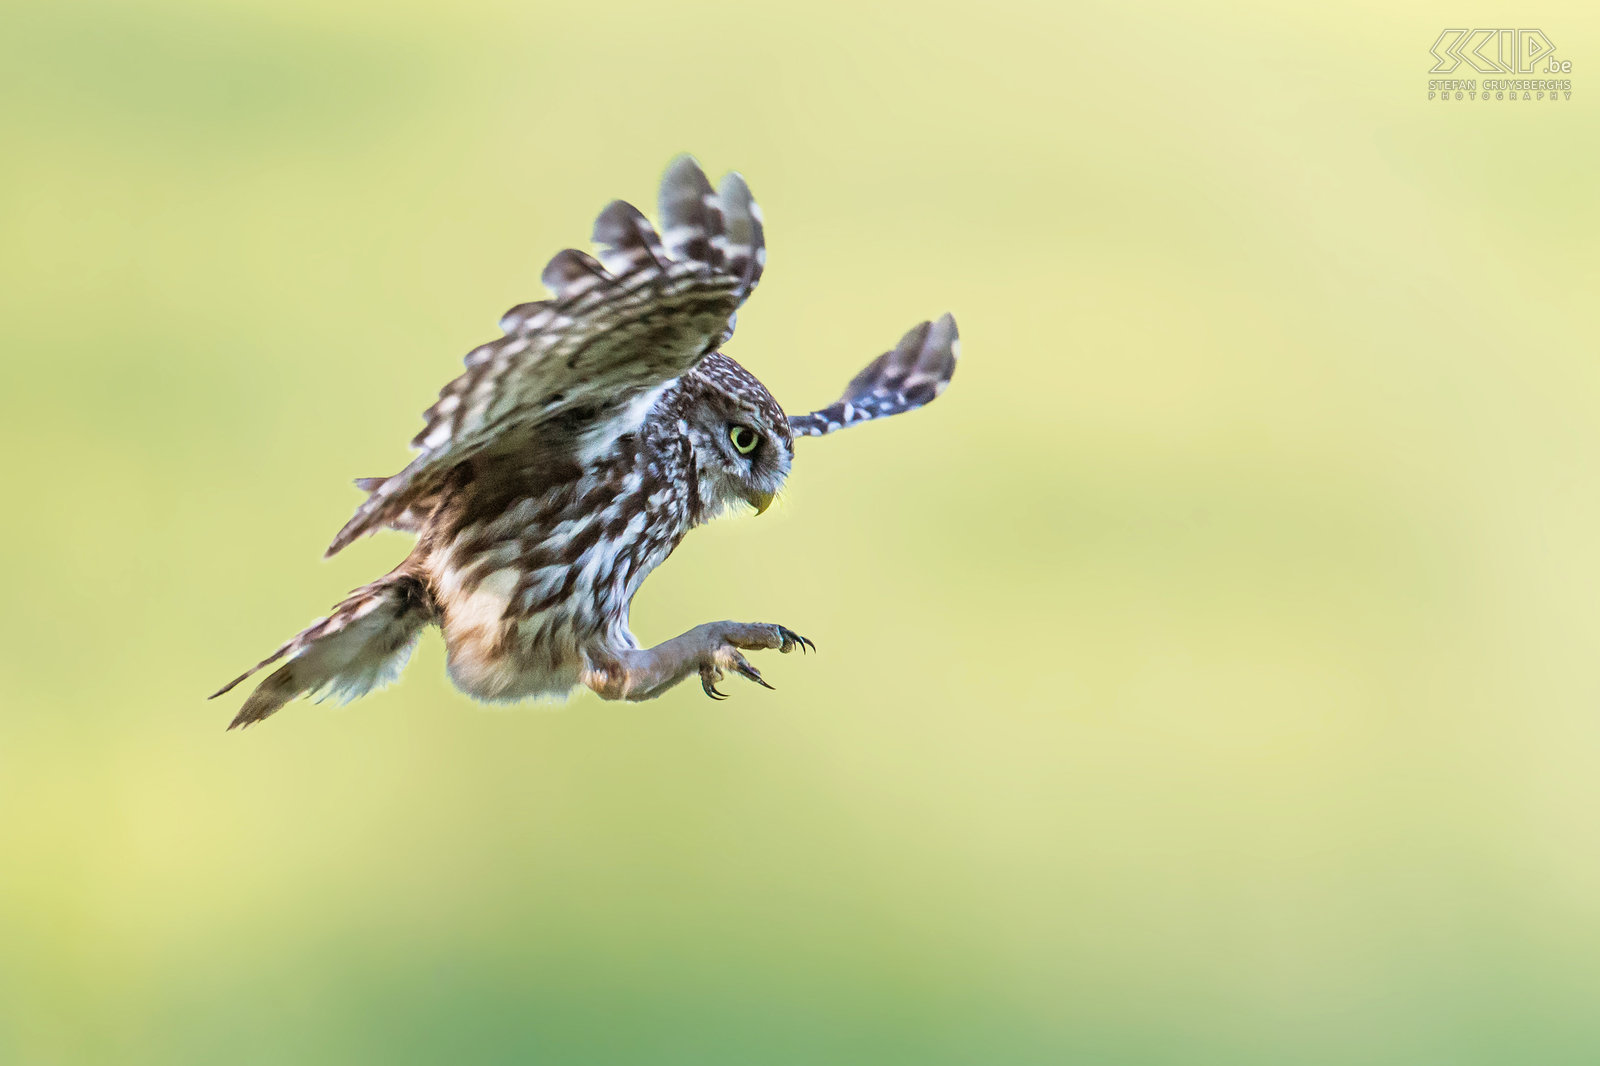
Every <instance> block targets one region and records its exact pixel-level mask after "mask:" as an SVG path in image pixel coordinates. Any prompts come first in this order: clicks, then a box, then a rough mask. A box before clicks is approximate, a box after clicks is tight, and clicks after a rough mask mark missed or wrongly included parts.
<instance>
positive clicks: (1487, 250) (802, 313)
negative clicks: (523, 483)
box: [0, 0, 1600, 1066]
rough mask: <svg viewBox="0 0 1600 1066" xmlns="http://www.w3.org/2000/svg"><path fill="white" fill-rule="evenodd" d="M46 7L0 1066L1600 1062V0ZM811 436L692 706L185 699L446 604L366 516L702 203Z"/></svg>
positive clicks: (40, 17)
mask: <svg viewBox="0 0 1600 1066" xmlns="http://www.w3.org/2000/svg"><path fill="white" fill-rule="evenodd" d="M1486 20H1487V24H1488V25H1494V24H1495V20H1494V19H1490V18H1489V17H1488V16H1485V15H1484V14H1483V13H1482V11H1481V10H1479V9H1476V8H1473V7H1472V6H1471V5H1468V6H1467V7H1460V6H1456V5H1454V4H1426V5H1421V4H1419V5H1409V6H1402V7H1397V6H1395V5H1392V4H1366V5H1341V6H1337V7H1335V6H1323V7H1317V8H1312V7H1311V6H1309V5H1307V6H1297V7H1295V8H1293V9H1282V8H1280V7H1279V6H1277V5H1269V4H1265V3H1257V4H1247V5H1237V6H1234V7H1233V8H1232V9H1231V10H1229V11H1228V12H1227V13H1216V12H1201V11H1198V10H1192V9H1188V8H1184V7H1178V6H1172V5H1170V4H1161V3H1156V4H1139V5H1127V4H1122V3H1113V2H1105V3H1100V4H1089V5H1080V6H1077V7H1071V8H1069V7H1066V6H1062V5H1057V4H1049V3H1044V2H1033V3H1018V2H1014V0H999V2H995V3H986V4H982V5H956V4H944V5H940V4H932V5H930V4H926V3H923V4H910V3H905V4H901V5H898V6H886V7H881V8H874V9H870V10H869V9H864V8H858V7H857V6H855V5H853V4H846V3H833V4H826V3H823V4H807V5H804V6H800V5H793V6H782V5H777V6H772V5H758V4H753V3H716V2H710V3H707V2H698V0H691V2H688V3H678V4H672V5H664V4H652V5H638V4H631V3H629V4H611V5H605V6H603V7H602V6H595V5H577V4H569V5H564V6H559V7H556V6H550V7H541V6H538V5H534V4H527V3H510V2H501V3H494V2H488V3H478V2H461V3H455V4H451V5H437V6H397V5H394V4H389V3H369V2H361V0H357V2H342V3H338V4H332V5H329V4H323V3H310V2H305V0H291V2H284V0H272V2H270V3H269V2H266V0H246V2H240V3H227V4H219V3H215V2H199V0H193V2H184V0H172V2H140V3H138V4H126V3H100V4H96V3H82V4H79V3H43V2H29V3H23V4H21V5H15V4H14V5H11V6H10V7H9V8H8V11H7V15H6V17H5V29H4V32H3V33H0V89H3V100H4V106H3V108H0V133H3V135H4V146H5V150H4V156H5V159H4V161H3V163H0V190H3V192H0V352H3V355H0V366H3V377H0V391H3V395H4V397H5V401H6V402H5V411H6V414H5V417H4V418H3V419H0V445H3V446H4V448H5V454H6V455H7V456H8V457H9V460H10V461H9V463H8V464H7V465H8V475H7V476H8V480H9V482H10V484H9V485H7V492H6V494H5V495H6V499H7V501H8V502H7V504H6V506H5V516H4V520H3V523H0V547H3V548H4V552H5V561H6V579H5V610H4V612H3V613H0V638H3V658H0V704H3V710H0V863H3V866H0V1063H5V1064H8V1066H9V1064H11V1063H18V1064H25V1066H33V1064H58V1063H59V1064H66V1063H113V1064H146V1063H148V1064H161V1066H181V1064H190V1063H194V1064H213V1063H219V1062H227V1063H241V1064H255V1063H262V1064H268V1063H271V1064H276V1063H335V1064H338V1063H384V1064H410V1063H417V1064H425V1063H427V1064H431V1063H446V1062H483V1063H499V1062H504V1063H512V1062H515V1063H604V1064H634V1063H639V1064H667V1063H673V1064H676V1063H683V1064H714V1063H730V1064H818V1063H829V1064H832V1063H869V1064H870V1063H914V1064H919V1066H940V1064H946V1063H962V1064H995V1063H998V1064H1012V1063H1017V1064H1034V1063H1040V1064H1044V1063H1065V1062H1083V1063H1117V1064H1121V1063H1127V1064H1135V1063H1174V1064H1176V1063H1219V1064H1229V1066H1249V1064H1258V1063H1259V1064H1272V1066H1279V1064H1285V1063H1296V1064H1300V1063H1306V1064H1322V1063H1330V1064H1331V1063H1341V1064H1342V1063H1360V1064H1387V1063H1396V1064H1413V1063H1566V1062H1571V1063H1592V1062H1595V1061H1600V1012H1597V1011H1596V1010H1595V1000H1596V993H1597V990H1600V817H1597V816H1600V676H1597V671H1596V669H1595V655H1594V648H1595V645H1596V642H1597V639H1600V557H1597V553H1596V545H1597V543H1600V484H1597V476H1596V471H1595V459H1596V456H1597V454H1600V428H1597V426H1596V418H1595V412H1596V404H1597V400H1600V364H1597V361H1596V351H1597V344H1596V341H1597V339H1600V329H1597V325H1600V323H1597V314H1600V312H1597V304H1596V301H1595V298H1594V293H1595V291H1596V283H1597V281H1600V270H1597V266H1596V259H1595V250H1596V248H1597V246H1600V245H1597V237H1600V233H1597V227H1600V198H1597V195H1596V173H1597V167H1600V124H1597V122H1596V110H1595V107H1594V103H1593V101H1594V99H1595V98H1596V97H1595V93H1597V92H1600V85H1595V86H1591V85H1590V84H1589V82H1588V79H1589V72H1590V70H1592V69H1595V66H1596V65H1597V64H1600V33H1597V32H1596V31H1597V30H1600V12H1597V11H1596V9H1595V8H1594V6H1593V5H1592V4H1580V3H1576V2H1570V3H1556V4H1550V5H1544V6H1542V7H1541V8H1540V9H1539V10H1538V12H1537V17H1536V18H1532V16H1531V15H1530V13H1528V12H1521V13H1518V14H1517V15H1516V16H1515V18H1511V17H1507V16H1504V15H1502V16H1501V17H1499V19H1498V21H1502V22H1504V21H1510V22H1514V23H1515V24H1518V25H1521V24H1524V23H1526V22H1529V21H1531V22H1532V24H1534V25H1537V26H1540V27H1541V28H1543V29H1544V30H1545V31H1546V32H1547V33H1548V34H1549V35H1550V37H1551V39H1552V40H1553V41H1554V42H1555V44H1556V45H1557V48H1558V55H1560V56H1561V57H1563V58H1568V59H1572V60H1574V69H1575V71H1576V73H1575V74H1574V75H1573V78H1574V81H1575V84H1576V91H1575V92H1574V95H1573V99H1572V100H1571V101H1570V102H1562V103H1559V104H1549V103H1516V104H1509V103H1490V104H1482V103H1460V104H1455V103H1452V104H1450V105H1448V106H1443V105H1440V104H1437V103H1433V104H1430V103H1429V102H1428V101H1427V100H1426V81H1427V78H1428V76H1429V75H1428V73H1427V71H1428V67H1429V66H1430V65H1431V64H1432V59H1431V58H1430V57H1429V56H1428V54H1427V50H1428V46H1429V45H1430V44H1431V43H1432V42H1433V41H1434V39H1435V38H1436V37H1437V36H1438V35H1439V32H1440V30H1441V29H1443V28H1445V27H1456V26H1477V25H1479V24H1482V23H1485V22H1486ZM686 150H687V151H693V152H695V153H696V154H697V155H698V156H699V157H700V159H701V160H702V162H703V163H704V164H705V165H706V167H707V168H708V169H709V170H711V171H712V172H713V173H720V172H721V171H722V170H724V169H727V168H731V167H737V168H738V169H740V170H742V171H743V172H744V173H745V174H746V175H747V176H748V177H749V179H750V181H751V184H752V185H753V187H754V189H755V191H756V194H757V195H758V197H759V198H760V199H761V201H762V203H763V205H764V207H765V209H766V212H767V218H768V222H769V232H770V238H771V251H772V256H771V261H770V264H769V269H768V273H767V280H766V284H764V285H763V287H762V289H761V291H760V293H759V294H758V295H757V297H756V298H755V300H754V301H753V302H752V304H751V305H750V306H749V307H748V308H746V311H745V313H744V314H743V315H741V323H740V332H739V336H738V337H737V339H736V340H735V341H734V342H733V344H732V346H731V347H730V352H731V353H732V354H733V355H735V356H736V357H737V358H739V359H741V360H742V361H744V362H745V363H746V364H747V365H749V366H750V367H751V368H752V369H753V370H754V371H755V372H756V373H758V374H759V375H760V376H761V377H762V378H763V379H764V380H765V381H767V382H768V383H769V384H770V385H771V386H772V388H773V391H774V392H775V393H776V394H777V395H778V396H779V397H780V398H781V399H782V400H783V401H784V402H785V403H786V404H788V405H789V406H790V407H791V409H800V410H804V409H806V408H807V406H808V405H818V404H820V403H822V402H825V401H827V400H829V399H831V398H832V397H833V396H834V395H835V394H836V392H837V390H838V389H839V387H840V386H841V385H842V384H843V382H844V381H845V380H847V379H848V378H849V377H850V376H851V375H852V374H853V373H854V372H855V371H856V369H857V368H858V367H859V366H860V365H861V364H862V363H863V362H864V361H865V360H866V359H868V358H870V357H871V356H873V355H875V354H876V353H877V352H879V351H881V350H883V349H884V348H885V347H887V346H888V345H889V344H891V343H892V342H893V341H894V340H895V338H897V337H898V336H899V335H900V333H901V331H903V330H904V329H905V328H906V327H907V326H909V325H910V324H912V323H913V322H915V321H917V320H919V319H922V318H925V317H931V316H933V315H937V314H938V313H940V312H942V311H945V310H947V309H948V310H951V311H954V312H955V313H956V314H957V316H958V317H959V319H960V322H961V327H962V333H963V337H964V341H965V359H964V362H963V364H962V367H961V370H960V372H959V373H958V375H957V377H956V380H955V383H954V386H953V387H952V388H951V390H950V391H949V392H948V393H947V394H946V396H945V398H944V399H942V400H941V401H940V402H939V403H938V404H936V405H935V406H933V407H932V408H930V409H928V410H926V411H923V412H920V413H917V414H915V415H912V416H909V417H906V418H903V419H897V420H895V421H894V422H893V423H890V424H886V425H879V426H869V427H866V428H863V429H859V430H854V431H851V432H850V433H848V434H844V435H841V436H839V437H834V438H830V439H828V440H826V441H807V442H802V444H801V445H800V449H799V451H800V452H801V454H800V456H799V459H798V463H797V467H796V470H795V474H794V477H793V478H792V479H791V482H790V492H789V495H788V499H787V501H786V503H785V505H784V506H783V507H781V508H779V509H777V510H776V511H775V512H774V513H771V514H769V515H768V516H767V517H765V518H762V519H760V520H742V521H736V522H731V523H726V524H723V525H720V526H717V527H714V528H712V529H709V530H706V531H703V532H701V533H698V534H696V535H695V536H693V537H691V538H690V539H689V540H688V541H687V542H686V544H685V545H684V546H683V548H682V549H680V551H679V552H678V553H677V555H676V556H674V558H673V559H672V560H671V561H670V562H669V563H668V564H667V565H666V566H665V567H664V568H663V569H662V570H661V571H660V572H659V573H658V574H657V576H656V577H655V578H654V579H652V580H651V581H650V582H649V584H648V585H647V586H646V588H645V590H644V592H643V594H642V595H641V596H640V598H639V601H638V603H637V604H636V611H635V628H636V630H637V631H638V632H639V633H640V635H641V636H642V637H644V638H646V639H647V640H657V639H661V638H664V637H666V636H669V635H672V634H674V633H676V632H679V631H681V630H682V629H685V628H687V627H688V626H690V625H693V624H695V623H698V622H701V621H705V620H709V619H716V618H725V617H732V618H755V619H768V620H772V621H780V622H783V623H785V624H788V625H791V626H793V627H794V628H796V629H798V630H799V631H801V632H803V633H805V634H807V635H808V636H810V637H813V638H814V639H815V640H816V641H817V643H818V645H819V646H820V648H821V653H820V654H819V655H816V656H812V657H809V658H806V659H801V658H800V657H798V656H791V657H787V658H783V659H779V658H777V657H776V656H773V657H770V658H767V659H763V660H762V661H761V663H760V665H761V667H762V668H763V669H764V670H765V671H766V672H767V675H768V677H769V678H770V679H771V680H772V681H773V682H774V683H775V684H776V685H777V686H778V691H777V692H775V693H768V692H764V691H761V690H759V689H756V688H754V687H753V686H749V685H742V684H740V685H738V686H737V687H736V688H735V690H734V693H735V696H736V698H735V699H732V700H729V701H728V702H726V703H717V704H714V703H712V702H710V701H708V700H706V699H705V698H704V697H703V696H702V695H701V694H700V692H699V691H698V688H697V686H694V685H685V686H683V687H682V688H680V689H678V690H677V691H674V692H673V693H671V694H670V695H668V696H667V697H665V698H663V699H661V700H660V701H658V702H655V703H651V704H646V705H642V706H615V705H609V704H603V703H601V702H600V701H598V700H596V699H594V698H593V697H591V696H588V695H583V696H579V697H577V698H575V699H574V700H573V701H572V703H571V704H570V705H569V706H568V707H566V708H563V709H559V710H550V709H545V708H535V707H517V708H511V709H504V708H501V709H484V708H481V707H478V706H476V705H473V704H472V703H471V702H469V701H468V700H467V699H466V698H464V697H463V696H461V695H459V694H457V693H456V692H455V691H454V690H453V689H451V688H450V687H449V685H448V683H447V681H446V679H445V676H444V672H443V669H442V654H441V649H440V646H439V643H438V639H437V636H436V635H432V634H430V636H429V638H428V640H426V641H425V642H424V645H423V647H422V649H421V650H420V652H419V653H418V655H417V656H416V658H415V659H414V660H413V663H412V665H411V668H410V669H409V670H408V671H407V673H406V675H405V677H404V680H403V681H402V682H401V683H400V684H399V685H397V686H395V687H393V688H391V689H388V690H386V691H384V692H383V693H381V694H378V695H375V696H373V697H370V698H367V699H365V700H362V701H360V702H359V703H356V704H354V705H352V706H350V707H348V708H344V709H335V708H331V707H330V706H328V705H324V706H322V707H314V706H310V705H295V706H293V707H291V708H289V709H288V710H286V711H285V712H284V713H283V714H282V715H281V716H279V717H278V718H276V719H274V720H273V721H272V722H270V723H268V724H267V725H266V726H264V727H262V728H258V729H254V730H251V731H249V732H247V733H244V734H239V733H232V734H225V733H224V732H223V726H224V725H225V724H226V722H227V720H228V718H229V717H230V716H231V714H232V713H233V710H234V708H235V706H236V705H237V702H238V701H237V699H233V698H230V699H228V700H221V701H218V702H216V703H206V702H205V701H204V700H203V698H202V697H203V696H204V695H205V694H206V693H208V692H210V691H211V690H212V689H213V688H215V687H216V686H217V685H218V684H219V683H220V682H222V681H224V680H226V679H228V678H229V677H231V676H233V675H234V674H235V673H236V672H238V670H240V669H241V668H243V667H244V666H245V665H248V664H249V663H252V662H254V661H255V660H256V659H257V658H259V657H260V656H261V655H263V654H265V653H266V652H267V651H270V650H271V649H272V648H273V647H275V646H276V645H277V643H278V642H279V641H280V640H281V639H283V638H284V637H286V636H288V635H290V634H291V633H293V632H295V631H296V630H297V629H298V628H300V626H301V625H303V624H304V623H305V622H307V621H308V620H309V619H310V618H312V617H314V616H316V615H318V614H320V613H322V612H323V611H324V610H325V609H326V607H327V606H328V605H329V604H331V603H332V602H333V601H334V600H335V599H337V598H338V597H339V596H340V595H342V594H343V592H344V591H345V590H346V589H348V588H350V587H352V586H354V585H356V584H359V583H361V582H363V581H365V580H367V579H369V578H371V577H372V576H374V575H376V574H378V573H381V572H382V571H384V570H386V569H387V568H388V567H389V566H391V565H392V564H393V562H394V561H396V560H397V559H399V558H400V557H401V556H402V555H403V553H404V552H405V551H406V545H407V543H408V542H407V541H406V540H405V539H404V538H402V537H400V536H398V535H394V534H389V535H385V536H382V537H378V538H375V539H373V540H370V541H365V542H362V543H361V544H359V545H357V546H355V547H353V548H352V549H351V550H349V551H347V552H345V553H344V554H343V555H341V556H340V557H339V558H337V559H336V560H334V561H333V562H331V563H322V562H319V555H320V553H321V550H322V548H323V547H324V546H325V545H326V543H327V542H328V540H329V539H330V537H331V535H332V534H333V532H334V531H335V530H336V529H337V528H338V527H339V525H340V524H341V523H342V522H343V521H344V519H345V518H346V517H347V515H348V513H349V512H350V510H351V509H352V507H353V506H354V504H355V503H356V502H357V500H358V498H359V497H358V494H357V493H356V492H355V491H354V490H353V489H352V488H351V486H350V484H349V479H350V478H351V477H354V476H358V475H368V474H384V473H389V472H391V471H392V470H394V469H396V468H398V467H399V466H400V465H401V464H402V463H403V462H404V460H405V457H406V452H405V449H404V444H405V441H406V440H408V439H409V437H410V435H411V434H412V433H413V432H414V431H415V429H416V427H417V425H418V418H417V413H418V412H419V411H420V410H421V408H423V407H424V406H426V405H427V404H428V403H429V402H430V401H431V400H432V398H433V396H434V392H435V390H436V389H437V388H438V386H439V385H440V384H441V383H443V381H445V380H446V379H447V378H448V377H450V376H451V375H452V374H453V373H455V371H456V369H457V368H458V366H459V362H458V360H459V358H460V356H461V355H462V354H463V353H464V352H466V351H467V349H469V348H470V347H472V346H473V345H475V344H477V343H478V342H480V341H483V340H486V339H489V338H490V337H492V336H494V335H495V334H496V331H495V329H494V321H495V319H496V318H497V316H498V315H499V313H500V312H501V311H502V310H504V309H505V308H506V307H508V306H510V305H511V304H514V303H517V302H519V301H522V300H525V299H529V298H534V297H536V296H537V295H539V294H540V292H541V290H540V288H539V286H538V283H537V277H538V271H539V269H540V268H541V266H542V265H543V263H544V261H545V259H546V258H547V257H548V256H549V255H550V254H551V253H553V252H554V251H556V250H557V249H559V248H561V247H564V246H566V245H568V244H573V243H581V242H582V241H583V239H584V238H585V237H586V236H587V233H588V226H589V223H590V220H591V219H592V218H593V216H594V214H595V212H596V211H597V210H598V209H599V208H600V207H601V206H602V205H603V204H604V203H605V202H606V201H607V200H608V199H610V198H612V197H614V196H624V197H628V198H631V199H635V200H636V201H638V202H640V203H649V202H650V200H651V197H652V194H653V189H654V182H655V179H656V177H657V175H658V174H659V173H660V170H661V168H662V167H663V166H664V164H665V163H666V161H667V160H668V159H669V158H670V157H671V156H672V155H674V154H675V153H677V152H680V151H686Z"/></svg>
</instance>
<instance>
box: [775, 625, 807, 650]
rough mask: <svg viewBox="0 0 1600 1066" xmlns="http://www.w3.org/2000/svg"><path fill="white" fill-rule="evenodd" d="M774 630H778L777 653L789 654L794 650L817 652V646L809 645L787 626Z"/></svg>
mask: <svg viewBox="0 0 1600 1066" xmlns="http://www.w3.org/2000/svg"><path fill="white" fill-rule="evenodd" d="M775 628H776V629H777V630H778V650H779V651H781V652H790V651H793V650H794V649H795V648H799V649H800V650H801V651H802V652H805V651H816V650H817V646H816V645H815V644H813V643H811V642H810V641H809V640H807V639H806V638H805V637H802V636H801V635H800V634H799V633H796V632H795V631H794V630H792V629H790V628H789V627H788V626H777V627H775Z"/></svg>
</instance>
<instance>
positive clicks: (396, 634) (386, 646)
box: [211, 570, 435, 729]
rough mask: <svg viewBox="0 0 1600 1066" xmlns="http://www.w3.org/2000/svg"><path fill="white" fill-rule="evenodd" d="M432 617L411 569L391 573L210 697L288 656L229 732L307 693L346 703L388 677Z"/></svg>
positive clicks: (430, 603) (430, 602)
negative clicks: (319, 694) (332, 697)
mask: <svg viewBox="0 0 1600 1066" xmlns="http://www.w3.org/2000/svg"><path fill="white" fill-rule="evenodd" d="M434 618H435V608H434V602H433V597H432V595H430V594H429V592H428V588H427V586H426V585H425V584H423V582H422V581H421V579H419V578H418V577H417V576H415V575H414V574H409V573H405V572H402V571H400V570H396V571H394V572H393V573H391V574H387V575H385V576H384V577H381V578H379V579H378V580H376V581H374V582H372V583H371V584H370V585H363V586H361V587H360V588H358V589H356V590H355V591H354V592H352V593H350V595H348V596H346V597H345V598H344V599H343V600H342V601H340V603H339V605H338V606H337V607H335V608H334V609H333V613H332V614H330V615H329V616H328V617H327V618H323V619H320V620H319V621H317V622H314V623H312V624H311V626H310V627H309V628H307V629H306V630H305V631H304V632H302V633H300V634H299V635H298V636H296V637H294V638H293V639H291V640H290V641H289V642H288V643H286V644H285V645H284V646H283V647H281V648H279V649H278V650H277V651H275V652H273V653H272V654H271V655H270V656H268V657H267V658H265V659H263V660H262V661H261V662H259V663H257V664H256V665H255V666H252V667H251V668H250V669H248V670H246V671H245V672H244V673H242V674H240V675H239V676H238V677H236V678H234V679H233V680H232V681H230V682H228V683H227V684H226V685H224V686H222V688H220V689H218V690H217V691H216V692H214V693H212V695H211V698H212V699H216V698H217V697H218V696H220V695H222V694H223V693H224V692H227V691H228V690H229V689H231V688H233V687H234V686H235V685H237V684H238V683H239V682H241V681H243V680H244V679H245V678H247V677H249V676H250V675H251V674H253V673H255V672H256V671H257V670H260V669H261V668H262V667H264V666H269V665H271V664H272V663H275V662H277V661H278V660H279V659H282V658H283V657H284V656H286V655H287V656H288V657H289V661H288V662H286V663H284V664H283V665H282V666H280V667H278V669H276V670H274V671H273V672H272V673H271V674H269V675H268V676H267V678H266V680H264V681H262V682H261V684H259V685H257V686H256V690H255V691H254V692H252V693H251V694H250V698H249V699H247V700H245V701H244V706H243V707H241V708H239V713H238V714H237V715H235V716H234V719H233V722H232V723H231V724H229V726H228V728H229V729H237V728H238V727H240V726H246V725H251V724H253V723H255V722H259V721H261V720H262V719H263V718H266V717H267V716H268V715H270V714H272V713H273V712H274V711H276V710H277V709H278V708H279V707H282V706H283V705H284V704H286V703H288V702H289V701H290V700H292V699H294V698H295V697H297V696H301V695H305V694H307V693H318V692H321V693H325V694H327V695H336V696H338V697H339V698H340V699H341V700H342V701H345V702H348V701H350V700H353V699H355V698H356V697H357V696H364V695H366V694H367V693H368V692H370V691H372V690H373V689H374V688H376V687H378V686H379V685H383V684H386V683H387V682H389V681H391V680H393V679H394V677H395V675H397V674H398V673H399V672H400V670H401V668H402V667H404V666H405V664H406V659H407V658H409V657H410V655H411V649H412V648H414V647H416V643H417V636H418V635H419V634H420V633H421V631H422V627H423V626H424V625H427V624H428V623H429V622H431V621H433V620H434Z"/></svg>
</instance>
